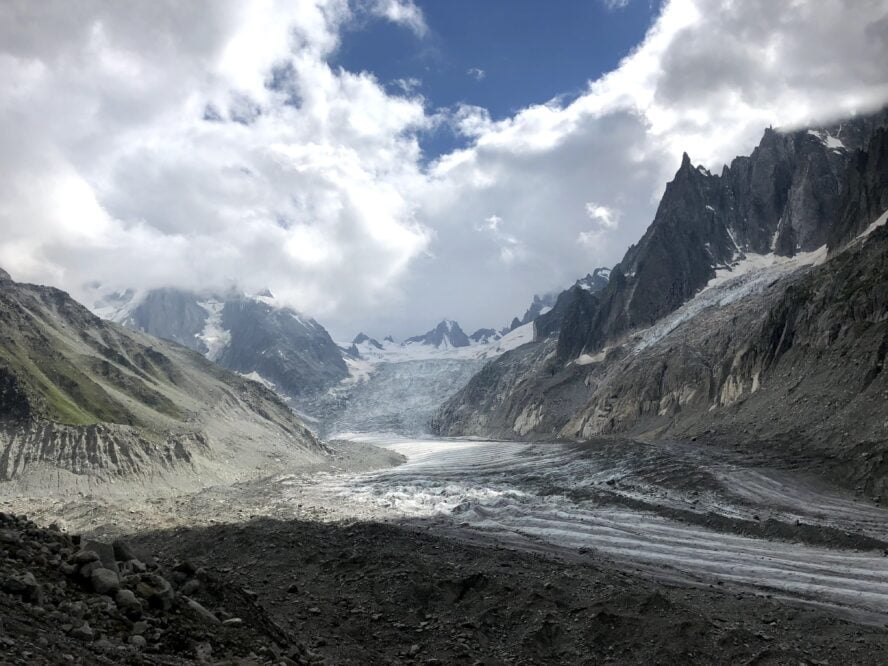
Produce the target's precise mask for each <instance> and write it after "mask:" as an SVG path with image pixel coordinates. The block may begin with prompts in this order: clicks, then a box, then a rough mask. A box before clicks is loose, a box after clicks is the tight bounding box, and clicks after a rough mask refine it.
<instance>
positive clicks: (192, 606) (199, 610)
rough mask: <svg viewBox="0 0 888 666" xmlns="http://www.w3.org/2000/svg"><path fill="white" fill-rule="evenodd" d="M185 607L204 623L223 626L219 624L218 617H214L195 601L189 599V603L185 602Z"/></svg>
mask: <svg viewBox="0 0 888 666" xmlns="http://www.w3.org/2000/svg"><path fill="white" fill-rule="evenodd" d="M185 606H186V607H187V608H188V609H189V610H190V611H191V612H192V613H194V615H196V616H197V617H198V618H200V619H201V620H203V621H204V622H206V623H208V624H221V622H219V618H218V617H216V616H215V615H213V614H212V613H211V612H210V611H208V610H207V609H206V608H204V607H203V606H201V605H200V604H199V603H197V602H196V601H195V600H194V599H188V601H186V602H185Z"/></svg>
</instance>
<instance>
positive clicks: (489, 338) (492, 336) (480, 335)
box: [469, 328, 502, 344]
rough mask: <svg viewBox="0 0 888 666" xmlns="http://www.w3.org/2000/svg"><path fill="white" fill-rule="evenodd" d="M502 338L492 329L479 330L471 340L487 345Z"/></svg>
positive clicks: (473, 334) (472, 335)
mask: <svg viewBox="0 0 888 666" xmlns="http://www.w3.org/2000/svg"><path fill="white" fill-rule="evenodd" d="M501 337H502V336H501V335H500V334H499V333H497V332H496V331H495V330H494V329H492V328H479V329H478V330H477V331H475V332H474V333H472V334H471V335H470V336H469V340H471V341H472V342H477V343H480V344H487V343H488V342H493V341H495V340H499V339H500V338H501Z"/></svg>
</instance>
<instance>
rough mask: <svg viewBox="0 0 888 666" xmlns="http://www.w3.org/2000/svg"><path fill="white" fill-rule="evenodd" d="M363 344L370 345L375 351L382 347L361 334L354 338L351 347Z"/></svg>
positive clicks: (364, 334)
mask: <svg viewBox="0 0 888 666" xmlns="http://www.w3.org/2000/svg"><path fill="white" fill-rule="evenodd" d="M365 342H366V343H367V344H369V345H372V346H373V347H376V348H377V349H382V345H381V344H379V341H378V340H375V339H373V338H371V337H370V336H369V335H367V334H366V333H363V332H361V333H358V334H357V335H356V336H355V339H354V340H352V345H361V344H364V343H365Z"/></svg>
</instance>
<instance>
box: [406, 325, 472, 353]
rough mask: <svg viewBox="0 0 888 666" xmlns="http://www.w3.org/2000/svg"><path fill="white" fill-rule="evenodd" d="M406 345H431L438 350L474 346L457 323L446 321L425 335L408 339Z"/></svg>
mask: <svg viewBox="0 0 888 666" xmlns="http://www.w3.org/2000/svg"><path fill="white" fill-rule="evenodd" d="M404 344H405V345H427V346H428V345H430V346H432V347H436V348H438V349H441V348H444V349H450V348H456V347H468V346H469V345H471V344H472V341H471V340H469V336H467V335H466V334H465V332H464V331H463V330H462V329H461V328H460V327H459V324H457V323H456V322H455V321H451V320H450V319H444V320H442V321H441V323H440V324H438V325H437V326H436V327H435V328H433V329H432V330H430V331H427V332H425V333H423V334H422V335H415V336H413V337H412V338H407V339H406V340H405V341H404Z"/></svg>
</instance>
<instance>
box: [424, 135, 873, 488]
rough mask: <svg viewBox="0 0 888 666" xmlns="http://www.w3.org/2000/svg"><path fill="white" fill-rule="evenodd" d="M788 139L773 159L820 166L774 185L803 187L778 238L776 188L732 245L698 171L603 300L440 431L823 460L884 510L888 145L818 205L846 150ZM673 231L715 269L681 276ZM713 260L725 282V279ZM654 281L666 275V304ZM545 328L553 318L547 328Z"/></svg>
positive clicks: (687, 175)
mask: <svg viewBox="0 0 888 666" xmlns="http://www.w3.org/2000/svg"><path fill="white" fill-rule="evenodd" d="M775 134H776V133H773V132H768V133H767V134H766V136H765V139H764V141H763V146H764V148H762V149H761V151H760V152H762V153H766V152H768V151H773V150H775V146H777V147H782V148H783V149H788V148H790V147H792V148H793V150H795V152H792V151H790V153H789V154H791V155H796V156H798V154H802V155H807V157H806V158H805V163H807V165H808V166H807V167H805V168H804V169H802V170H801V171H798V170H795V171H793V170H789V171H786V170H785V169H784V167H786V165H787V164H790V163H796V162H793V160H795V159H796V158H793V160H789V158H787V160H788V161H779V160H778V162H776V163H774V165H775V166H774V168H771V169H769V170H768V171H769V173H771V174H772V175H773V174H775V173H790V174H792V177H788V178H787V179H786V180H785V184H786V188H785V189H784V190H782V192H783V194H784V195H785V197H784V198H783V203H784V205H783V206H781V207H779V210H780V211H781V212H780V217H779V218H778V219H777V220H776V223H778V224H777V226H768V224H765V221H766V220H771V221H775V220H774V217H775V216H776V215H777V210H778V209H777V208H775V207H771V208H768V207H767V206H763V205H755V206H754V205H752V204H750V203H749V202H750V201H758V202H759V204H762V202H765V201H774V199H773V198H771V197H772V195H774V190H773V188H772V187H771V186H772V185H773V184H774V183H776V182H777V180H779V179H773V178H772V179H770V180H768V187H766V188H765V189H764V190H762V189H761V188H757V187H756V188H753V190H752V193H751V194H748V195H746V196H745V202H746V203H744V204H742V205H743V206H746V207H747V208H746V210H747V213H746V214H745V217H744V218H742V219H744V220H745V225H744V226H736V227H733V231H732V233H728V230H729V229H730V227H729V225H721V226H719V225H718V224H715V222H717V221H718V219H719V218H718V213H717V211H718V210H719V209H716V212H713V211H709V210H708V209H707V208H706V206H707V205H708V204H706V201H708V200H711V199H708V198H707V197H710V196H712V195H711V193H710V190H709V188H712V187H715V186H717V185H718V182H717V181H716V180H714V179H713V178H714V177H711V176H708V175H706V174H704V173H702V172H701V171H700V170H698V169H693V168H692V167H691V166H690V163H689V162H688V161H687V160H686V161H685V163H684V164H683V165H682V167H681V169H680V170H679V174H678V175H677V176H676V179H675V181H673V183H672V184H671V185H670V187H669V188H668V189H667V194H666V196H664V202H663V203H662V204H661V206H660V211H659V212H658V215H657V219H656V220H655V221H654V223H653V224H652V225H651V228H650V229H649V230H648V233H647V234H646V235H645V238H644V239H643V240H642V242H641V243H640V244H639V246H637V247H636V248H632V249H630V251H629V252H628V253H627V256H626V258H625V259H624V260H623V262H621V264H620V266H619V267H618V268H617V269H615V271H614V274H613V277H612V279H611V282H610V284H609V286H608V288H606V289H605V290H603V291H602V292H601V293H600V294H599V295H598V297H594V296H593V297H584V296H583V294H582V293H580V291H579V290H577V289H574V290H572V291H571V292H568V295H562V299H568V298H570V299H572V300H571V302H570V303H568V304H567V306H565V308H564V309H565V310H566V311H567V313H566V315H565V316H564V319H563V321H562V323H561V325H560V326H556V327H552V329H551V330H549V331H546V330H545V329H543V330H542V331H538V335H537V342H535V343H534V344H532V345H527V346H525V347H522V348H519V349H517V350H515V351H512V352H510V353H508V354H505V355H503V356H502V357H501V358H499V359H497V360H496V361H494V362H492V363H490V364H488V365H487V366H486V367H485V368H484V369H483V370H482V371H481V372H479V374H478V375H476V377H474V378H473V379H472V380H471V381H470V382H469V384H468V385H467V386H466V388H465V389H464V390H463V391H461V392H460V393H459V394H457V395H456V396H455V397H454V398H453V399H451V400H450V401H449V402H448V403H447V404H446V405H445V406H444V407H443V408H442V410H441V411H440V412H439V414H438V415H437V416H436V418H435V421H434V426H435V429H436V430H437V431H438V432H440V433H445V434H450V435H467V434H472V435H481V436H498V437H509V438H514V437H553V436H554V437H563V438H577V439H586V438H589V437H592V436H594V435H596V434H600V433H612V432H629V433H634V434H637V435H642V436H664V435H670V434H671V435H684V436H689V437H701V438H708V439H713V440H719V439H724V440H725V441H730V442H731V443H734V444H736V443H738V442H758V443H759V445H761V446H774V447H780V448H783V449H786V452H787V454H788V455H792V454H793V452H795V453H798V452H804V453H807V454H809V455H811V456H814V457H817V458H819V459H820V460H821V461H823V464H824V465H826V467H827V468H828V469H829V470H830V473H831V474H837V475H839V476H840V477H841V480H842V481H844V482H845V483H847V484H848V485H852V486H855V487H858V488H860V489H862V490H863V489H866V490H868V491H870V492H872V493H874V494H876V495H878V494H881V493H882V492H884V491H885V490H888V465H886V464H885V462H884V460H885V458H884V456H885V455H886V454H888V421H886V420H885V415H884V413H880V406H883V405H884V404H885V399H886V397H888V383H886V379H885V376H884V374H883V373H882V369H883V364H884V358H885V350H886V349H888V306H886V296H885V295H886V294H888V268H886V267H888V230H886V229H885V227H884V226H876V227H875V228H873V225H874V224H875V223H877V222H879V221H884V217H881V218H880V217H879V214H880V213H881V212H882V211H884V210H885V209H886V208H888V206H885V207H884V208H881V210H880V207H881V206H882V203H884V200H883V197H884V196H886V195H885V190H884V187H883V184H884V182H885V181H884V178H885V174H886V172H888V162H886V160H885V159H884V155H885V154H886V152H885V151H886V133H885V132H884V131H875V132H874V133H872V134H871V137H872V138H871V140H870V141H869V143H868V144H867V146H866V148H867V149H866V150H865V151H858V152H855V153H852V154H850V155H847V156H844V157H842V161H846V162H847V163H848V168H847V170H846V171H845V172H843V173H842V174H841V177H840V178H839V179H838V181H837V182H836V184H835V186H833V185H830V187H828V188H826V187H824V188H821V189H818V188H807V189H806V187H805V186H803V185H802V184H801V183H803V182H805V179H806V178H809V177H810V175H811V174H812V173H813V170H814V166H813V165H818V164H819V165H820V166H821V167H823V168H827V167H828V165H829V164H830V159H832V158H830V157H828V156H827V155H825V154H824V152H823V151H822V150H821V149H820V148H818V147H817V145H821V147H822V148H828V149H829V150H830V151H832V152H835V153H836V154H838V150H837V149H834V148H829V143H830V141H829V140H827V141H825V142H823V141H822V137H821V136H820V135H815V134H811V133H808V132H798V133H794V134H791V135H783V136H773V135H775ZM827 136H833V137H834V136H835V135H834V134H833V135H827ZM854 136H855V137H857V138H859V137H860V135H854ZM815 144H817V145H815ZM760 148H761V147H760ZM799 150H801V153H799ZM761 159H763V157H762V156H761V155H760V156H759V157H758V158H756V157H755V154H754V156H753V158H750V159H749V161H748V162H747V161H741V162H739V163H738V161H736V160H735V162H734V165H732V169H734V168H735V167H736V168H737V169H738V170H739V171H741V172H743V173H744V174H746V175H744V177H743V178H744V179H749V181H750V182H751V181H754V180H755V179H754V178H752V176H750V175H749V174H751V173H753V172H754V171H755V165H756V164H760V163H761ZM830 173H832V172H830ZM823 174H824V177H825V174H826V172H823ZM727 177H728V178H731V179H734V178H739V176H730V172H728V175H727ZM723 178H725V176H723ZM744 182H745V181H744ZM792 183H796V185H793V184H792ZM679 191H683V192H684V194H683V195H682V196H679V193H680V192H679ZM736 191H737V192H740V191H742V188H741V189H738V190H736ZM793 192H796V193H797V194H798V196H796V194H793ZM815 192H816V194H815ZM834 192H838V194H836V195H835V197H833V193H834ZM765 195H767V196H765ZM827 195H828V196H827ZM774 196H776V195H774ZM781 196H783V195H781ZM824 196H827V199H828V201H826V200H824V199H823V197H824ZM812 197H813V198H812ZM817 197H820V203H821V204H823V205H822V206H818V205H815V199H816V198H817ZM740 199H743V197H739V198H736V199H735V204H734V205H735V207H736V206H739V205H741V204H739V203H738V202H739V201H740ZM778 199H779V197H778ZM804 202H807V203H804ZM827 203H828V205H827ZM701 209H702V210H703V211H707V212H708V214H709V215H710V216H712V218H713V219H712V220H711V222H712V223H710V222H707V221H706V218H705V213H701V212H700V211H701ZM726 210H730V207H728V208H727V209H726ZM753 211H758V214H759V216H758V217H755V216H754V215H752V212H753ZM806 211H807V212H806ZM827 211H828V212H829V214H828V215H826V212H827ZM734 219H735V220H739V219H741V218H738V217H735V218H734ZM781 219H782V220H784V221H783V222H780V220H781ZM756 220H758V221H756ZM788 221H792V224H793V225H794V226H792V229H793V231H792V233H791V235H792V237H793V238H796V239H798V241H797V242H796V243H795V246H794V247H789V248H788V250H787V252H785V254H797V253H798V254H797V256H794V257H787V256H783V257H781V256H780V252H779V251H777V250H778V248H777V246H779V242H778V243H776V245H775V248H774V249H775V251H774V252H770V253H768V252H767V249H768V248H766V247H765V248H763V247H762V246H761V243H764V242H765V240H766V237H767V235H768V233H771V234H772V235H773V234H777V235H776V238H777V239H778V240H779V238H780V234H781V233H783V234H789V233H790V232H789V231H786V230H785V225H787V224H788ZM781 224H782V225H784V226H783V227H780V225H781ZM661 225H662V227H663V229H671V231H672V233H673V234H674V235H675V236H676V237H678V238H680V239H683V243H684V244H685V245H686V246H687V247H689V248H690V249H689V250H688V252H691V251H698V250H700V248H701V247H702V248H703V250H704V253H703V254H701V255H700V256H695V257H691V256H690V255H687V254H686V255H685V256H683V258H682V261H681V262H679V263H678V264H676V263H675V262H674V261H670V258H669V257H668V253H667V252H665V248H669V247H671V248H673V249H675V250H678V249H679V246H678V245H672V244H671V242H666V241H665V240H664V241H663V242H660V243H655V239H656V236H657V234H660V233H663V232H661V231H660V229H659V227H660V226H661ZM707 225H708V226H707ZM778 227H780V228H778ZM781 229H783V231H781ZM866 230H869V233H868V234H867V235H866V236H865V237H861V235H862V233H863V232H865V231H866ZM722 232H724V238H722V239H721V241H719V242H716V241H717V240H718V238H719V234H720V233H722ZM741 232H742V234H741ZM713 234H714V235H713ZM831 237H832V238H833V239H834V240H833V248H832V251H831V256H830V258H829V260H827V257H826V248H821V249H820V250H819V252H817V253H815V252H808V253H805V252H804V251H805V250H813V249H814V246H817V244H820V245H823V244H825V243H826V242H827V240H829V239H830V238H831ZM664 238H665V236H664ZM704 238H705V239H707V240H705V241H703V239H704ZM842 239H844V241H843V240H842ZM849 239H850V240H849ZM700 241H702V243H700ZM707 243H708V246H707ZM735 243H736V246H735V247H733V250H732V247H731V246H733V245H734V244H735ZM645 248H647V249H645ZM763 250H764V251H765V253H766V254H763V255H762V254H757V252H756V251H758V252H761V251H763ZM738 252H739V253H742V257H741V256H740V255H739V254H738ZM704 255H705V256H704ZM710 257H713V258H717V259H718V260H719V261H727V262H729V264H730V269H729V270H719V271H718V272H716V268H715V267H714V265H713V262H712V261H710V260H709V259H710ZM655 274H661V278H660V280H659V285H660V293H659V295H657V294H656V293H655V291H654V286H655V285H656V284H658V281H657V280H654V279H653V277H652V276H653V275H655ZM644 276H646V277H644ZM701 282H702V284H700V283H701ZM695 285H696V286H695ZM707 285H708V287H707ZM664 286H668V288H666V289H664V288H663V287H664ZM701 287H707V288H705V289H703V290H702V291H701V290H700V288H701ZM645 292H646V293H647V296H642V294H643V293H645ZM645 303H646V305H645ZM568 306H569V307H568ZM556 310H558V306H557V305H556V308H555V310H553V312H555V311H556ZM541 323H545V317H543V318H541V319H540V320H538V322H537V326H538V329H540V324H541ZM541 333H543V334H545V333H548V337H547V336H546V335H541Z"/></svg>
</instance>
